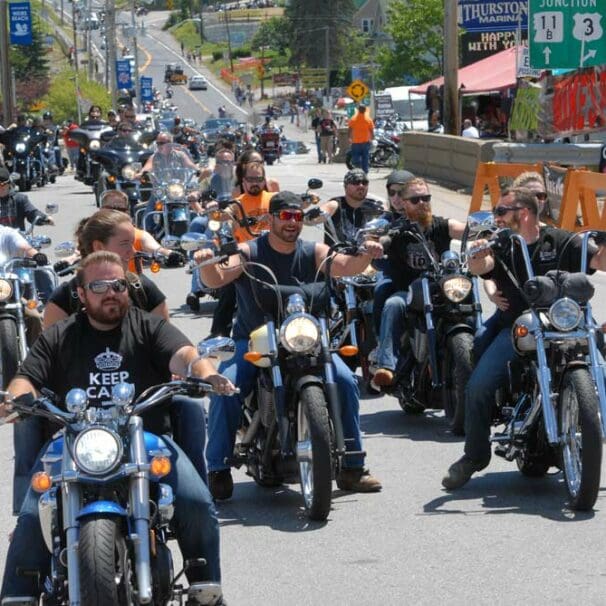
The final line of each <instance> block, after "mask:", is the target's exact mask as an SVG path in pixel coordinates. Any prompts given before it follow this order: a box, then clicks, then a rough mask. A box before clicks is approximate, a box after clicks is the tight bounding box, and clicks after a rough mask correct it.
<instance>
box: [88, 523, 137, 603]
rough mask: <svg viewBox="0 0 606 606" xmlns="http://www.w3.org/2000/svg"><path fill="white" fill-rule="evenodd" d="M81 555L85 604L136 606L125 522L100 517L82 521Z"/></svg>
mask: <svg viewBox="0 0 606 606" xmlns="http://www.w3.org/2000/svg"><path fill="white" fill-rule="evenodd" d="M78 552H79V554H80V597H81V603H82V604H86V605H87V606H129V605H130V604H132V603H133V598H134V596H133V591H132V586H131V576H132V575H131V569H130V562H129V557H128V549H127V546H126V540H125V538H124V534H123V531H122V524H121V520H119V519H116V518H114V517H107V516H103V515H98V516H92V517H90V518H86V519H84V520H83V521H81V523H80V541H79V548H78Z"/></svg>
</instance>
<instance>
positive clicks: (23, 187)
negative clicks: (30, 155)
mask: <svg viewBox="0 0 606 606" xmlns="http://www.w3.org/2000/svg"><path fill="white" fill-rule="evenodd" d="M18 186H19V191H29V190H30V189H31V188H32V186H31V183H30V181H29V179H28V178H27V177H26V176H25V175H21V176H20V177H19V183H18Z"/></svg>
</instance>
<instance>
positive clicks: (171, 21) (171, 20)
mask: <svg viewBox="0 0 606 606" xmlns="http://www.w3.org/2000/svg"><path fill="white" fill-rule="evenodd" d="M180 21H181V15H180V13H179V11H174V12H172V13H170V15H169V16H168V19H167V20H166V23H165V24H164V25H163V26H162V30H163V31H166V30H167V29H169V28H171V27H172V26H173V25H177V23H179V22H180Z"/></svg>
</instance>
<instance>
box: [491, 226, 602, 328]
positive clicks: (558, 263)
mask: <svg viewBox="0 0 606 606" xmlns="http://www.w3.org/2000/svg"><path fill="white" fill-rule="evenodd" d="M573 235H574V234H572V233H571V232H569V231H565V230H563V229H555V228H553V227H541V230H540V235H539V239H538V240H537V241H536V242H534V243H533V244H529V245H528V254H529V255H530V259H531V263H532V269H533V271H534V273H535V275H537V276H544V275H545V274H546V273H547V272H548V271H550V270H555V269H558V268H559V269H561V270H562V271H570V272H578V271H580V270H581V252H582V239H581V238H579V237H572V236H573ZM571 237H572V239H571ZM596 251H597V248H596V246H595V245H592V244H590V246H589V247H588V259H587V267H589V260H590V259H591V257H592V256H593V255H594V254H595V253H596ZM499 258H500V259H502V260H503V262H504V263H505V264H506V266H507V267H508V269H509V271H510V272H511V273H512V274H513V276H514V277H515V278H516V280H517V281H518V283H519V285H520V286H524V283H525V282H526V281H527V280H528V276H527V274H526V266H525V264H524V259H523V257H522V252H521V249H520V247H519V246H515V248H514V257H513V259H512V257H511V247H510V246H508V247H507V250H505V251H504V252H502V253H499ZM593 272H594V270H588V273H593ZM481 277H482V278H485V279H492V280H494V281H495V283H496V285H497V288H498V289H499V290H500V291H501V292H502V293H503V296H504V297H505V298H506V299H507V300H508V301H509V309H508V310H507V311H505V312H501V318H502V319H501V322H502V325H503V326H510V325H511V324H513V322H514V320H515V319H516V318H517V317H518V316H519V315H520V314H521V313H523V312H524V310H525V309H528V304H527V303H526V301H525V300H524V298H523V297H522V295H521V294H520V290H519V289H518V287H517V286H516V285H515V284H514V283H513V282H512V280H511V278H510V277H509V276H508V275H507V272H506V271H505V269H504V267H503V266H502V265H501V263H499V261H498V260H495V266H494V269H493V270H492V271H491V272H489V273H487V274H484V275H483V276H481Z"/></svg>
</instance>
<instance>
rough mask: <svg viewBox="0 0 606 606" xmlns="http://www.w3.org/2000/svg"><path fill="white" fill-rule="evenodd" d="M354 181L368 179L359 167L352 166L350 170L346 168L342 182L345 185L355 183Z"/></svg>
mask: <svg viewBox="0 0 606 606" xmlns="http://www.w3.org/2000/svg"><path fill="white" fill-rule="evenodd" d="M356 181H368V177H367V176H366V173H365V172H364V171H363V170H362V169H361V168H352V169H351V170H348V171H347V172H346V173H345V176H344V177H343V183H344V184H345V185H349V184H350V183H355V182H356Z"/></svg>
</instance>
